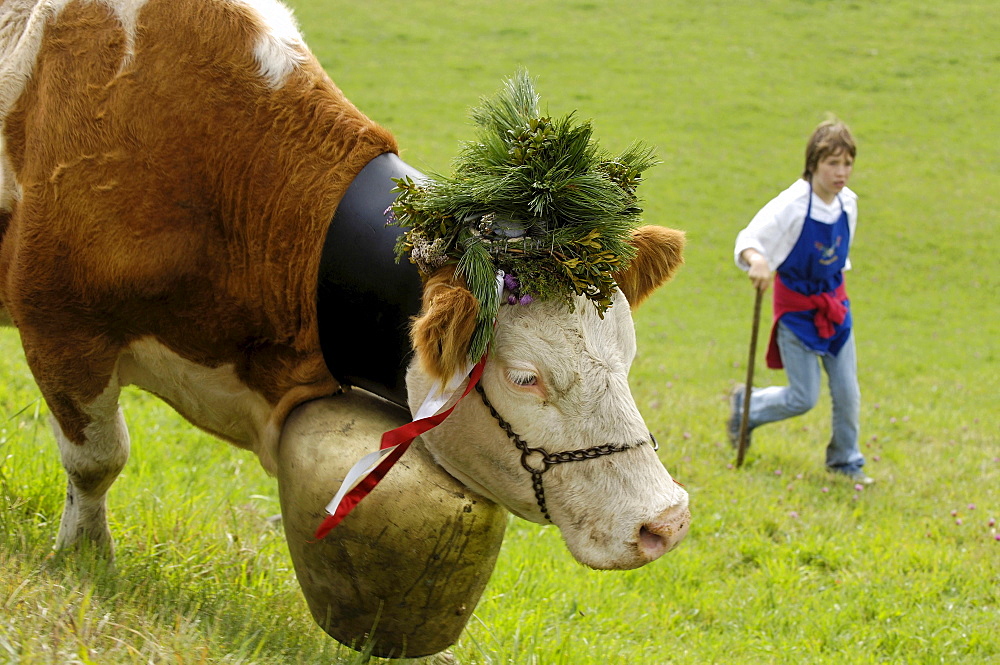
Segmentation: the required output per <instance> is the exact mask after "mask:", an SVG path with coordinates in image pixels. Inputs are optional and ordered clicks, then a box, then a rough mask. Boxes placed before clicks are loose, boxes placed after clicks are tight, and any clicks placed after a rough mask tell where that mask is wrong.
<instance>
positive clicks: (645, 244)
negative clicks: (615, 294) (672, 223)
mask: <svg viewBox="0 0 1000 665" xmlns="http://www.w3.org/2000/svg"><path fill="white" fill-rule="evenodd" d="M630 242H631V243H632V244H633V245H634V246H635V248H636V249H637V250H638V253H637V254H636V257H635V258H634V259H632V262H631V263H629V265H628V268H626V269H625V270H623V271H622V272H617V273H615V275H614V278H615V281H616V282H617V283H618V288H619V289H621V291H622V293H624V294H625V297H626V298H628V302H629V305H631V306H632V309H635V308H636V307H638V306H639V305H640V304H641V303H642V301H644V300H645V299H646V298H647V297H649V294H651V293H652V292H653V291H655V290H656V289H657V288H659V287H660V286H661V285H663V284H664V283H666V282H668V281H669V280H670V279H671V278H673V276H674V274H676V272H677V270H678V269H679V268H680V267H681V264H682V263H684V257H683V255H682V253H683V251H684V232H683V231H677V230H675V229H668V228H666V227H663V226H641V227H639V228H637V229H635V230H634V231H632V238H631V240H630Z"/></svg>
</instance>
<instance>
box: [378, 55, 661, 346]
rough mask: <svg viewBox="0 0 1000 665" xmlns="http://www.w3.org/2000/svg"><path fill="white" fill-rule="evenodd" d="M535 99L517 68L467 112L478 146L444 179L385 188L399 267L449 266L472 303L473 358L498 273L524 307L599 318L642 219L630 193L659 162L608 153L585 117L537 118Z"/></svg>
mask: <svg viewBox="0 0 1000 665" xmlns="http://www.w3.org/2000/svg"><path fill="white" fill-rule="evenodd" d="M538 102H539V97H538V95H537V93H536V92H535V89H534V85H533V82H532V80H531V78H530V77H529V76H528V74H527V72H525V71H523V70H522V71H519V72H517V74H515V75H514V76H513V77H511V78H510V79H507V80H506V82H505V85H504V87H503V88H502V89H501V90H500V91H499V92H498V93H497V94H496V95H495V96H494V97H493V98H492V99H483V100H481V106H479V107H478V108H476V109H473V111H472V119H473V120H474V121H475V124H476V125H477V129H478V130H477V136H476V140H475V141H472V142H469V143H466V144H465V145H464V146H463V148H462V150H461V152H460V154H459V156H458V157H457V158H456V159H455V162H454V175H452V176H450V177H446V176H440V175H437V174H435V175H432V176H431V177H429V178H428V179H422V180H419V181H417V180H413V179H410V178H400V179H397V180H395V183H396V189H395V190H394V191H396V192H398V197H397V198H396V201H395V203H394V204H393V206H392V208H391V210H390V214H389V222H388V223H389V224H390V225H395V226H401V227H405V228H406V229H407V231H406V232H405V233H403V234H402V235H400V237H399V240H398V242H397V244H396V256H397V260H399V259H401V258H402V257H404V256H409V259H410V260H411V261H412V262H413V263H415V264H416V265H417V266H418V267H419V269H420V270H421V271H422V272H423V273H425V274H430V273H432V272H433V271H435V270H437V269H438V268H440V267H442V266H444V265H447V264H449V263H454V264H457V265H456V274H457V275H458V276H459V277H460V278H462V279H464V280H465V283H466V285H467V286H468V288H469V290H470V291H471V292H472V294H473V295H474V296H475V297H476V299H477V300H478V301H479V307H480V308H479V316H478V319H477V326H476V330H475V332H474V334H473V336H472V340H471V344H470V348H469V356H470V359H471V360H472V361H477V360H478V359H479V358H480V357H481V356H482V355H483V354H484V353H485V352H486V350H487V348H488V347H489V344H490V341H491V339H492V335H493V321H494V319H495V318H496V315H497V312H498V311H499V307H500V304H501V303H500V296H499V294H498V292H497V282H496V280H497V271H503V272H504V273H506V274H508V275H514V276H515V278H516V284H517V289H518V291H519V293H521V294H527V295H528V298H527V299H525V300H522V302H524V301H526V300H529V299H541V300H562V301H565V302H567V303H572V301H573V298H574V296H577V295H582V296H585V297H586V298H588V299H589V300H590V301H591V302H592V303H593V304H594V305H595V306H596V308H597V311H598V313H599V314H601V315H602V316H603V314H604V312H605V311H606V310H607V309H608V307H610V306H611V297H612V294H613V293H614V290H615V288H616V284H615V280H614V277H613V274H614V273H615V272H618V271H621V270H623V269H624V268H626V267H627V266H628V263H629V262H630V261H631V260H632V258H633V257H634V255H635V249H634V248H633V246H632V245H631V244H630V243H629V242H628V240H629V238H630V236H631V232H632V229H633V228H635V226H636V225H637V223H638V221H639V219H640V215H641V213H642V210H641V208H639V205H638V203H639V201H638V199H637V197H636V188H637V187H638V185H639V182H640V181H641V174H642V172H643V171H645V170H646V169H648V168H649V167H651V166H653V165H655V164H656V163H658V160H657V159H656V157H655V156H654V154H653V151H652V149H651V148H648V147H645V146H644V145H642V144H641V143H638V142H636V143H633V144H632V145H631V146H630V147H629V148H628V149H627V150H625V151H624V152H623V153H621V154H620V155H617V156H615V155H611V154H609V153H607V152H605V151H603V150H602V149H601V148H600V147H599V146H598V144H597V141H596V140H595V139H594V138H593V128H592V126H591V123H590V122H589V121H585V122H578V121H577V119H576V117H575V113H570V114H568V115H566V116H564V117H562V118H555V119H553V118H552V117H550V116H548V115H542V113H541V112H540V111H539V108H538ZM508 285H510V282H508Z"/></svg>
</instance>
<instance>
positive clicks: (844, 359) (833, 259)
mask: <svg viewBox="0 0 1000 665" xmlns="http://www.w3.org/2000/svg"><path fill="white" fill-rule="evenodd" d="M856 153H857V149H856V146H855V143H854V138H853V137H852V136H851V132H850V130H849V129H848V127H847V125H845V124H844V123H843V122H841V121H839V120H835V119H832V120H827V121H825V122H823V123H820V125H819V126H818V127H817V128H816V130H815V131H814V132H813V134H812V136H811V137H810V139H809V143H808V144H807V146H806V163H805V170H804V172H803V174H802V178H801V179H800V180H797V181H796V182H795V183H793V184H792V185H791V186H790V187H789V188H788V189H786V190H785V191H784V192H782V193H781V194H779V195H778V196H777V197H775V198H774V199H772V200H771V201H770V202H769V203H768V204H767V205H765V206H764V207H763V208H762V209H761V210H760V212H758V213H757V215H756V216H755V217H754V218H753V220H751V222H750V224H749V225H747V227H746V228H745V229H743V230H742V231H741V232H740V233H739V235H738V236H737V238H736V247H735V252H734V254H735V259H736V265H737V266H739V267H740V269H742V270H744V271H746V272H747V274H748V275H749V277H750V281H751V282H752V283H753V285H754V287H755V288H757V289H758V290H760V291H764V290H766V289H767V288H768V286H770V284H771V281H772V276H773V280H774V325H773V327H772V330H771V340H770V344H769V348H768V353H767V364H768V367H770V368H772V369H780V368H782V367H784V369H785V373H786V374H787V375H788V386H772V387H769V388H761V389H759V390H754V391H752V393H751V395H750V417H749V420H748V423H747V426H748V430H753V428H755V427H759V426H760V425H763V424H765V423H770V422H775V421H778V420H784V419H785V418H791V417H793V416H797V415H800V414H802V413H805V412H806V411H808V410H809V409H811V408H812V407H813V406H814V405H815V404H816V400H817V399H818V398H819V390H820V379H821V375H820V369H819V364H820V363H818V362H817V357H818V358H819V360H820V362H821V364H822V366H823V368H824V369H825V370H826V373H827V376H828V378H829V385H830V395H831V398H832V400H833V433H832V436H831V438H830V442H829V444H828V445H827V448H826V466H827V468H828V469H829V470H830V471H833V472H836V473H841V474H844V475H846V476H849V477H850V478H852V479H854V480H855V481H856V482H859V483H862V484H866V485H867V484H870V483H872V482H874V480H873V479H872V478H870V477H869V476H867V475H866V474H865V472H864V471H863V470H862V467H863V466H864V464H865V459H864V456H863V455H862V454H861V451H860V449H859V448H858V430H859V426H858V421H859V416H860V405H861V391H860V389H859V387H858V380H857V360H856V355H855V345H854V334H853V332H852V320H851V307H850V301H849V300H848V298H847V293H846V291H845V289H844V272H843V271H844V270H847V269H849V268H850V261H849V260H848V258H847V255H848V250H849V249H850V244H851V241H852V240H853V238H854V230H855V227H856V225H857V219H858V206H857V195H855V193H854V192H853V191H851V190H850V189H849V188H848V187H847V181H848V179H849V178H850V176H851V170H852V168H853V166H854V158H855V155H856ZM772 272H773V275H772ZM744 389H745V387H744V386H742V385H737V386H736V387H735V388H734V389H733V392H732V393H731V395H730V417H729V422H728V427H727V429H728V434H729V439H730V441H731V442H732V443H733V444H734V445H735V444H736V442H737V439H738V437H739V427H740V418H741V415H742V409H743V393H744Z"/></svg>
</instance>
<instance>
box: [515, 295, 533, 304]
mask: <svg viewBox="0 0 1000 665" xmlns="http://www.w3.org/2000/svg"><path fill="white" fill-rule="evenodd" d="M533 300H534V298H532V297H531V296H529V295H528V294H527V293H525V294H524V295H523V296H521V299H520V300H518V302H519V303H520V304H522V305H528V304H530V303H531V302H532V301H533Z"/></svg>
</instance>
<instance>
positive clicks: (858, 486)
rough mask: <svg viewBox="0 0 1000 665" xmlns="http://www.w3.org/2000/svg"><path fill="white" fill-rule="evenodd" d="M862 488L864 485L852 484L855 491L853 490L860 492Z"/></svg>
mask: <svg viewBox="0 0 1000 665" xmlns="http://www.w3.org/2000/svg"><path fill="white" fill-rule="evenodd" d="M864 488H865V486H864V485H862V484H861V483H858V484H857V485H855V486H854V491H855V492H860V491H861V490H863V489H864Z"/></svg>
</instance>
